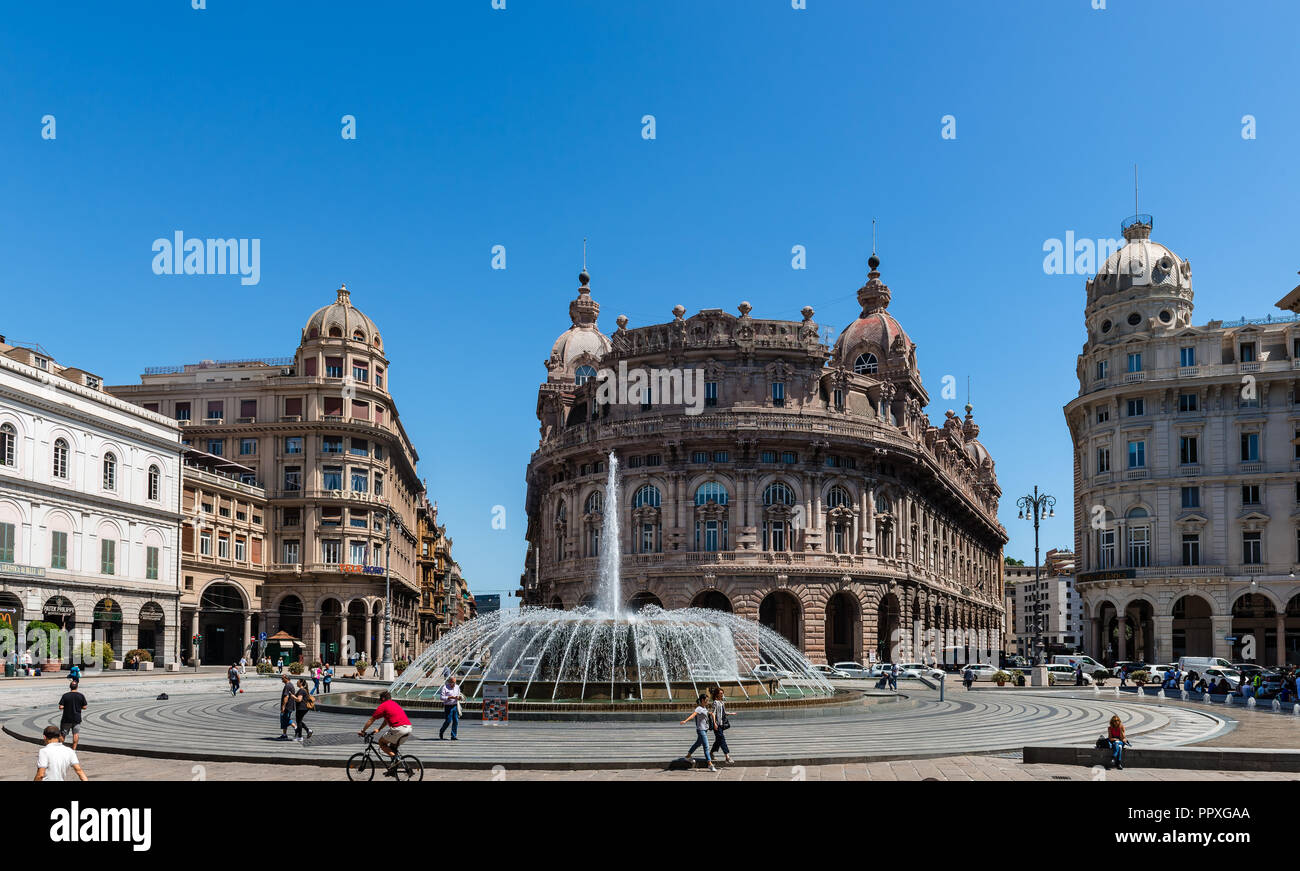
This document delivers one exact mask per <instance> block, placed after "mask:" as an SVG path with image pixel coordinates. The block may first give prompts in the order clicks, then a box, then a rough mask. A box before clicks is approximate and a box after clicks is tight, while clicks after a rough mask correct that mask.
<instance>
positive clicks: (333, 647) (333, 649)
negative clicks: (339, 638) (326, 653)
mask: <svg viewBox="0 0 1300 871" xmlns="http://www.w3.org/2000/svg"><path fill="white" fill-rule="evenodd" d="M338 652H339V646H338V644H336V643H335V642H333V641H331V642H330V653H338Z"/></svg>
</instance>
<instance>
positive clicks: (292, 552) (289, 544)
mask: <svg viewBox="0 0 1300 871" xmlns="http://www.w3.org/2000/svg"><path fill="white" fill-rule="evenodd" d="M298 559H299V546H298V540H297V539H296V538H295V539H290V540H289V541H286V542H285V543H284V562H285V564H286V565H291V566H296V565H297V564H298Z"/></svg>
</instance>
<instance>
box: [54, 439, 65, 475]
mask: <svg viewBox="0 0 1300 871" xmlns="http://www.w3.org/2000/svg"><path fill="white" fill-rule="evenodd" d="M53 460H54V468H53V472H54V477H56V478H62V479H63V480H65V481H66V480H68V443H67V442H66V441H64V440H63V439H55V441H54V456H53Z"/></svg>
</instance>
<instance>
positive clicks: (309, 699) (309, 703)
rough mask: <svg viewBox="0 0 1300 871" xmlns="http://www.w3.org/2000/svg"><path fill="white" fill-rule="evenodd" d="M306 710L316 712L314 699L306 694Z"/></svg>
mask: <svg viewBox="0 0 1300 871" xmlns="http://www.w3.org/2000/svg"><path fill="white" fill-rule="evenodd" d="M307 710H309V711H314V710H316V697H315V696H313V695H311V694H310V693H308V694H307Z"/></svg>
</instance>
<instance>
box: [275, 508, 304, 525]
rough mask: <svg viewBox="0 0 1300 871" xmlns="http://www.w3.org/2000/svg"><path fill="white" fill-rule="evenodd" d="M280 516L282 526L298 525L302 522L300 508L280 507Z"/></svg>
mask: <svg viewBox="0 0 1300 871" xmlns="http://www.w3.org/2000/svg"><path fill="white" fill-rule="evenodd" d="M280 517H281V518H282V520H281V524H282V525H283V526H300V525H301V524H302V509H301V508H281V509H280Z"/></svg>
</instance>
